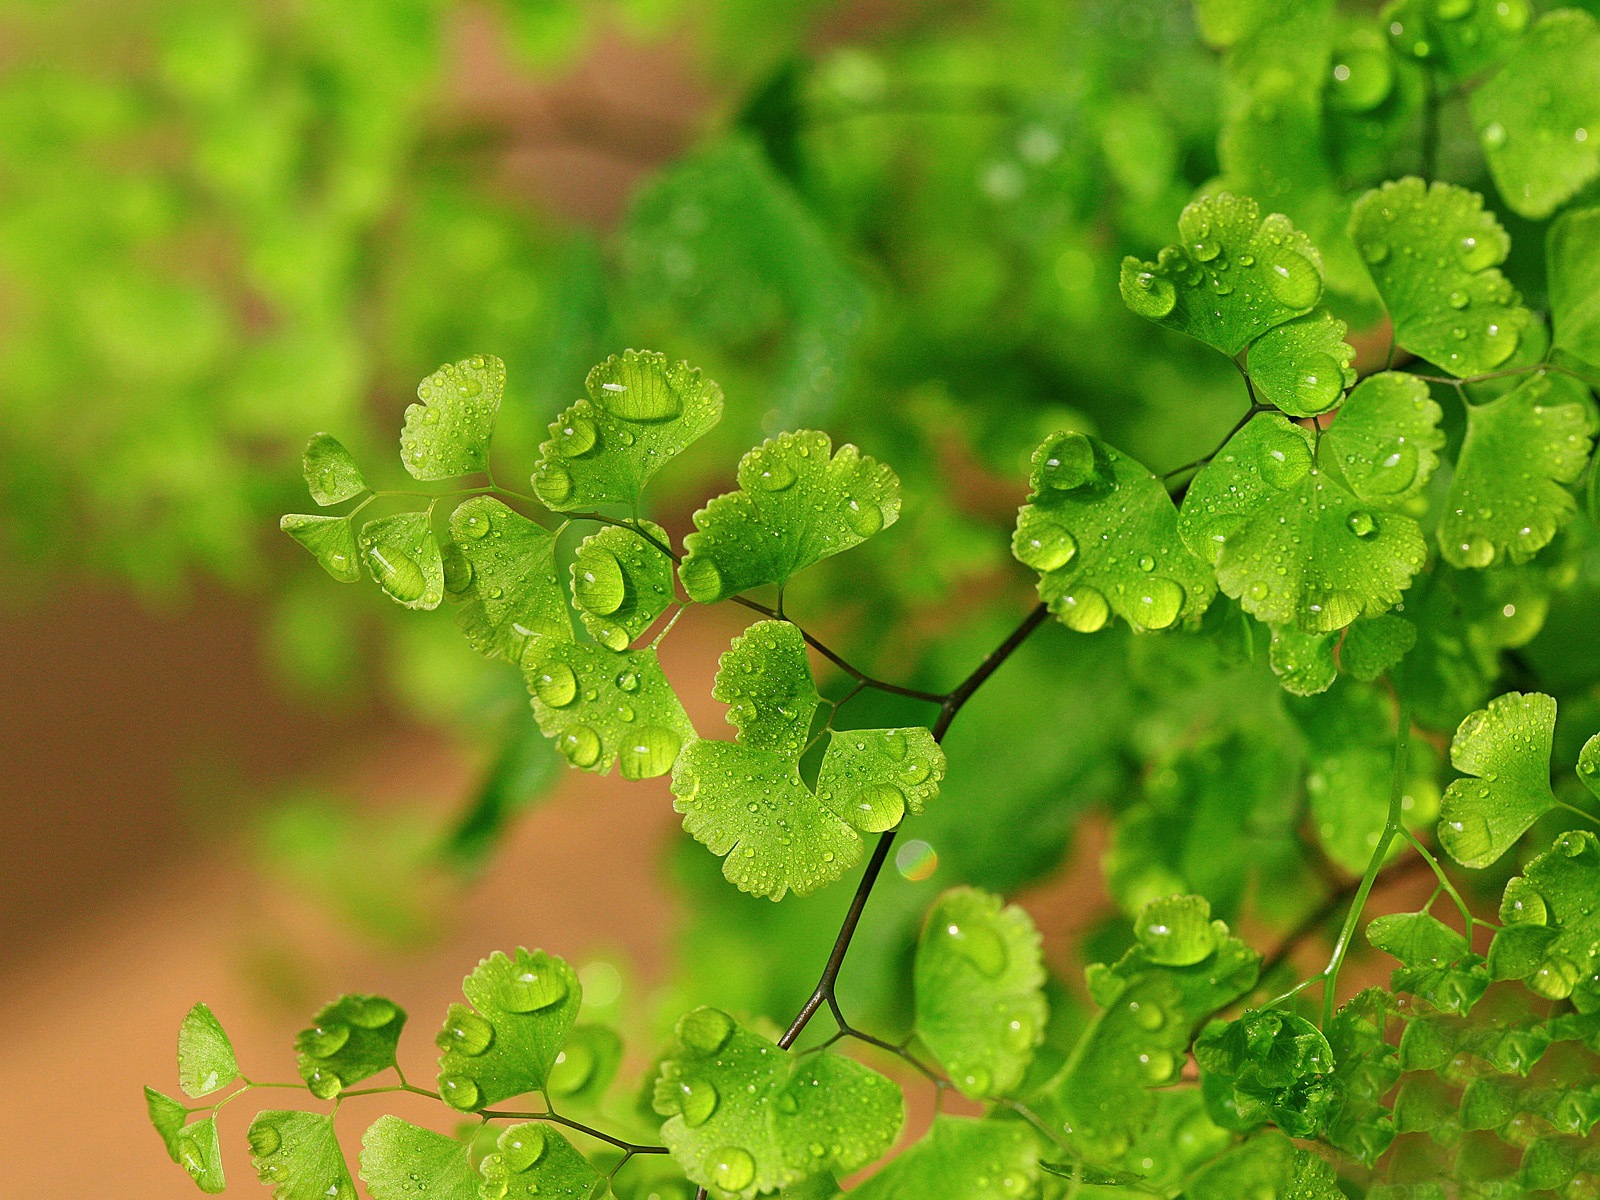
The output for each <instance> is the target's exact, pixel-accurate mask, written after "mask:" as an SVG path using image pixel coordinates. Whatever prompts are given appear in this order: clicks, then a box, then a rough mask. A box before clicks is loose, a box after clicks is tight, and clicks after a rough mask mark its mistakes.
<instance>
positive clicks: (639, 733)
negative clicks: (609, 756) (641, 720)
mask: <svg viewBox="0 0 1600 1200" xmlns="http://www.w3.org/2000/svg"><path fill="white" fill-rule="evenodd" d="M682 745H683V739H682V738H680V737H679V736H678V735H677V734H676V733H674V732H673V731H672V730H670V729H668V728H667V727H666V726H664V725H641V726H640V727H639V728H638V729H635V730H632V731H630V733H629V735H628V737H627V739H626V740H625V741H624V742H623V743H622V750H621V752H620V753H619V754H618V756H617V764H618V767H619V769H620V770H621V771H622V777H623V778H624V779H653V778H655V777H656V776H657V775H665V774H666V773H667V772H668V771H670V770H672V764H673V763H674V762H675V761H676V760H677V757H678V750H679V749H680V748H681V747H682Z"/></svg>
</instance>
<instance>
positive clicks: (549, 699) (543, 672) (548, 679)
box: [533, 662, 578, 708]
mask: <svg viewBox="0 0 1600 1200" xmlns="http://www.w3.org/2000/svg"><path fill="white" fill-rule="evenodd" d="M533 692H534V695H536V696H538V697H539V699H540V700H542V701H544V702H545V703H546V704H548V705H549V706H550V707H551V708H565V707H566V706H567V705H569V704H571V703H572V702H573V701H574V700H576V699H577V698H578V677H577V675H576V674H575V673H574V672H573V670H572V668H571V667H569V666H567V664H566V663H564V662H547V663H545V664H544V665H543V666H541V667H539V668H537V669H536V670H535V671H534V672H533Z"/></svg>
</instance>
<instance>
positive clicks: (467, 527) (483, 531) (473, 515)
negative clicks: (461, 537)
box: [461, 511, 489, 541]
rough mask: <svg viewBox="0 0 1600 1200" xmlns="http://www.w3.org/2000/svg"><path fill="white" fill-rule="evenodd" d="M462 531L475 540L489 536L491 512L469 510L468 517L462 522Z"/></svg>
mask: <svg viewBox="0 0 1600 1200" xmlns="http://www.w3.org/2000/svg"><path fill="white" fill-rule="evenodd" d="M461 531H462V532H463V533H465V534H466V535H467V536H468V537H469V538H471V539H473V541H477V540H478V539H479V538H483V537H487V536H488V534H489V514H487V513H484V512H476V511H474V512H469V513H468V514H467V515H466V519H465V520H463V521H462V522H461Z"/></svg>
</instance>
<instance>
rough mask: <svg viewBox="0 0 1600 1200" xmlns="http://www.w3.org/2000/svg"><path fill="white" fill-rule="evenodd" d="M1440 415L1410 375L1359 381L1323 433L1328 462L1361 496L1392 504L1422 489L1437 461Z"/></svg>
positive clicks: (1425, 389)
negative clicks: (1326, 444) (1358, 384)
mask: <svg viewBox="0 0 1600 1200" xmlns="http://www.w3.org/2000/svg"><path fill="white" fill-rule="evenodd" d="M1443 415H1444V414H1443V413H1442V412H1441V411H1440V409H1439V406H1438V404H1436V403H1435V402H1434V400H1433V398H1432V397H1431V396H1430V395H1429V394H1428V385H1427V384H1426V383H1424V382H1423V381H1422V380H1420V379H1418V378H1417V377H1416V376H1415V375H1407V374H1404V373H1402V372H1399V371H1384V372H1382V373H1381V374H1378V375H1371V376H1368V377H1367V378H1366V379H1363V380H1362V381H1361V383H1360V386H1358V387H1357V388H1356V389H1355V390H1354V391H1353V392H1351V393H1350V397H1349V399H1348V400H1346V401H1345V403H1344V406H1343V407H1342V408H1340V409H1339V415H1338V417H1337V419H1336V420H1335V421H1334V422H1333V424H1332V426H1331V427H1329V429H1328V431H1327V432H1326V433H1325V434H1324V435H1323V437H1324V439H1325V440H1327V441H1328V450H1329V459H1328V461H1330V462H1332V463H1334V464H1336V465H1337V467H1338V469H1339V472H1340V473H1341V474H1342V475H1343V476H1344V480H1345V482H1346V483H1347V484H1348V485H1349V487H1350V490H1351V491H1353V492H1354V493H1355V494H1356V495H1357V496H1360V497H1361V498H1362V499H1363V500H1370V501H1372V502H1373V503H1376V504H1385V505H1395V504H1399V503H1400V502H1401V501H1404V500H1409V499H1411V498H1412V497H1413V496H1417V495H1419V494H1420V493H1421V492H1422V489H1423V487H1424V486H1425V485H1426V484H1427V482H1428V480H1429V479H1431V478H1433V472H1434V469H1435V468H1436V467H1438V465H1439V451H1440V450H1442V449H1443V448H1444V433H1443V431H1442V430H1440V428H1439V420H1440V418H1441V417H1442V416H1443Z"/></svg>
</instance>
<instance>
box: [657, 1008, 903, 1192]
mask: <svg viewBox="0 0 1600 1200" xmlns="http://www.w3.org/2000/svg"><path fill="white" fill-rule="evenodd" d="M655 1109H656V1112H658V1113H660V1114H661V1115H662V1116H663V1117H666V1118H667V1120H666V1121H665V1122H664V1123H663V1124H662V1126H661V1138H662V1140H663V1141H664V1142H665V1143H666V1145H667V1147H668V1149H669V1150H671V1152H672V1156H673V1157H674V1158H675V1159H677V1161H678V1163H679V1165H680V1166H681V1167H682V1168H683V1170H684V1172H685V1173H686V1174H687V1175H688V1176H689V1178H690V1179H691V1180H693V1181H694V1182H695V1183H697V1184H699V1185H700V1186H702V1187H706V1188H709V1189H711V1191H712V1192H713V1194H716V1195H719V1196H738V1197H741V1198H742V1200H750V1198H751V1197H753V1196H755V1195H756V1193H757V1192H769V1191H773V1190H775V1189H777V1188H780V1187H786V1186H788V1185H790V1184H793V1183H797V1182H799V1181H800V1180H802V1179H805V1178H807V1177H809V1176H812V1175H816V1174H819V1173H822V1172H827V1173H830V1174H832V1175H836V1176H837V1175H843V1174H846V1173H848V1172H850V1171H854V1170H856V1169H858V1168H860V1167H863V1166H865V1165H866V1164H868V1163H870V1162H873V1161H875V1160H876V1159H878V1158H880V1157H881V1156H882V1155H883V1154H884V1153H885V1152H887V1151H888V1149H889V1147H890V1146H891V1145H893V1144H894V1139H895V1137H896V1135H898V1133H899V1132H900V1126H901V1123H902V1122H903V1120H904V1116H905V1113H904V1102H903V1100H902V1098H901V1096H900V1089H899V1088H897V1087H896V1086H895V1085H894V1084H893V1083H891V1082H890V1081H889V1080H887V1079H885V1078H884V1077H883V1076H882V1075H879V1074H878V1073H877V1072H876V1071H872V1070H869V1069H868V1068H866V1067H864V1066H862V1065H861V1064H860V1063H857V1062H855V1061H854V1060H852V1059H848V1058H844V1057H842V1056H840V1055H837V1054H829V1053H821V1054H811V1055H805V1056H797V1055H795V1054H793V1053H791V1052H790V1051H788V1050H784V1049H781V1048H780V1047H778V1046H777V1045H775V1044H774V1043H772V1042H769V1041H768V1040H767V1039H766V1038H764V1037H762V1036H760V1035H759V1034H757V1033H753V1032H751V1031H750V1030H748V1029H745V1028H743V1027H742V1026H740V1025H738V1024H737V1023H735V1021H734V1020H733V1018H732V1017H730V1016H728V1015H727V1014H726V1013H724V1012H722V1011H720V1010H718V1009H714V1008H698V1009H695V1010H694V1011H693V1012H691V1013H688V1014H687V1015H685V1016H684V1017H683V1018H682V1019H681V1020H680V1021H679V1022H678V1026H677V1044H676V1046H675V1047H674V1048H673V1050H672V1051H671V1052H670V1053H669V1054H668V1056H667V1058H666V1059H665V1061H663V1062H662V1064H661V1075H660V1077H659V1078H658V1079H657V1080H656V1085H655Z"/></svg>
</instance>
